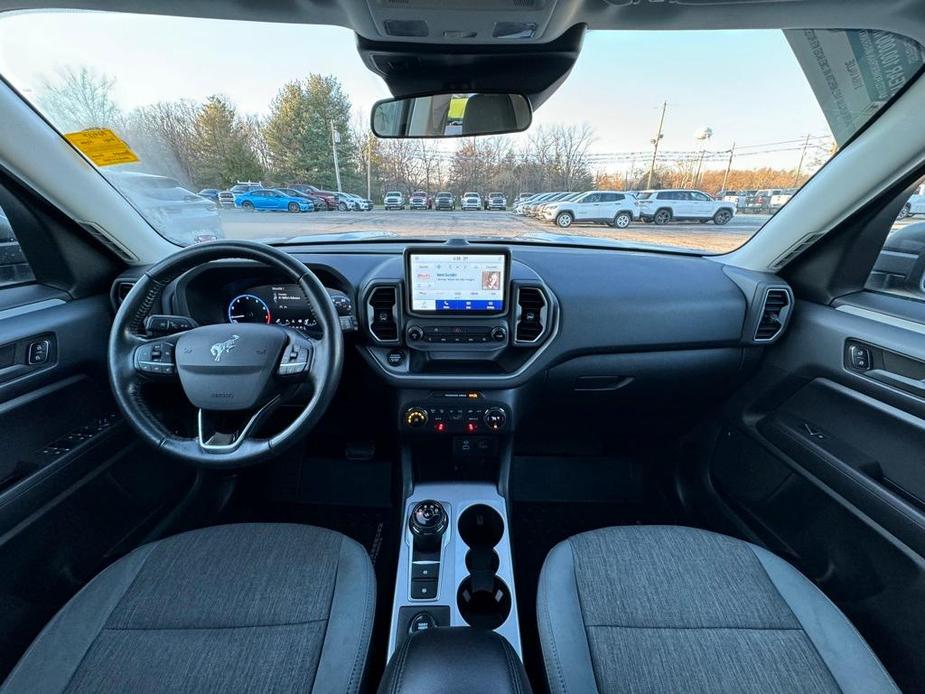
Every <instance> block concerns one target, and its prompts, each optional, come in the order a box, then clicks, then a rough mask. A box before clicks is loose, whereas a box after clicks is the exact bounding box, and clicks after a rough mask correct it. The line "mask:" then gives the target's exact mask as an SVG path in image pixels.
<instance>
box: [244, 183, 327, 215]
mask: <svg viewBox="0 0 925 694" xmlns="http://www.w3.org/2000/svg"><path fill="white" fill-rule="evenodd" d="M234 206H235V207H239V208H241V209H242V210H248V211H250V212H253V211H254V210H283V211H287V212H312V211H314V209H315V205H314V204H313V203H312V201H311V200H309V199H307V198H302V197H296V196H293V195H286V193H283V192H281V191H279V190H273V189H271V188H258V189H257V190H251V191H248V192H247V193H241V194H239V195H236V196H235V198H234Z"/></svg>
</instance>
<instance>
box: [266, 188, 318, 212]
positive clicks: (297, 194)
mask: <svg viewBox="0 0 925 694" xmlns="http://www.w3.org/2000/svg"><path fill="white" fill-rule="evenodd" d="M274 190H278V191H279V192H280V193H283V194H284V195H290V196H292V197H294V198H303V199H305V200H308V201H309V202H310V203H311V204H312V210H311V211H312V212H320V211H321V210H326V209H327V205H325V203H324V200H323V199H322V198H321V197H319V196H316V195H315V194H314V193H303V192H302V191H300V190H296V189H295V188H274Z"/></svg>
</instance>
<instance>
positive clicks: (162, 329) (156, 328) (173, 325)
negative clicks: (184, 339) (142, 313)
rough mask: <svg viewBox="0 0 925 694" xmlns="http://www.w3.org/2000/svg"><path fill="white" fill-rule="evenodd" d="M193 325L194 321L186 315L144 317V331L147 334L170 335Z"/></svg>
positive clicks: (188, 328)
mask: <svg viewBox="0 0 925 694" xmlns="http://www.w3.org/2000/svg"><path fill="white" fill-rule="evenodd" d="M195 327H196V323H195V321H193V319H192V318H188V317H187V316H159V315H156V316H148V317H147V318H145V332H146V333H147V334H148V335H171V334H173V333H179V332H183V331H184V330H192V329H193V328H195Z"/></svg>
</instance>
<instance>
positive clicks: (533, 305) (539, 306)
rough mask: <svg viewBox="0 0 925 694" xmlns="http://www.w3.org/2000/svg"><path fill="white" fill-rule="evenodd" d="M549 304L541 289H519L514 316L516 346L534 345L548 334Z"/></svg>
mask: <svg viewBox="0 0 925 694" xmlns="http://www.w3.org/2000/svg"><path fill="white" fill-rule="evenodd" d="M548 324H549V302H547V300H546V295H545V294H543V290H542V289H540V288H539V287H518V288H517V305H516V313H515V316H514V344H515V345H533V344H536V343H537V342H539V341H540V338H542V337H543V336H544V335H545V334H546V329H547V327H548Z"/></svg>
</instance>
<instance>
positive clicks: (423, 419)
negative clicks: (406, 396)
mask: <svg viewBox="0 0 925 694" xmlns="http://www.w3.org/2000/svg"><path fill="white" fill-rule="evenodd" d="M427 419H428V415H427V410H425V409H424V408H422V407H412V408H410V409H409V410H408V411H407V412H405V424H407V425H408V426H409V427H412V428H415V429H417V428H418V427H422V426H424V425H425V424H427Z"/></svg>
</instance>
